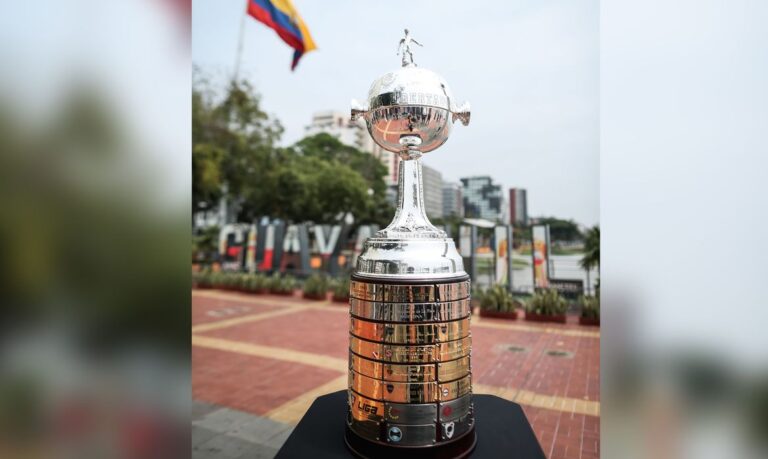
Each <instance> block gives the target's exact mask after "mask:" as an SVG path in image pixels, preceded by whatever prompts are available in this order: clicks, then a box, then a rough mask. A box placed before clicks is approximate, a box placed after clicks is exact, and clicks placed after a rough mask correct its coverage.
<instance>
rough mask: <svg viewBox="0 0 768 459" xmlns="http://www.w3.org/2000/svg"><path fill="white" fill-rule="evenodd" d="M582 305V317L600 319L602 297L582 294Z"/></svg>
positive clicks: (580, 301)
mask: <svg viewBox="0 0 768 459" xmlns="http://www.w3.org/2000/svg"><path fill="white" fill-rule="evenodd" d="M579 304H580V305H581V317H584V318H587V319H598V320H599V319H600V297H599V296H582V297H581V298H579Z"/></svg>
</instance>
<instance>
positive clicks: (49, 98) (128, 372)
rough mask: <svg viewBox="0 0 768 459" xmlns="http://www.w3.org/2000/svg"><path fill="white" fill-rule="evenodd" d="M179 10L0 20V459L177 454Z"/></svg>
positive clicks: (185, 206) (87, 8) (73, 11)
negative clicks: (0, 315)
mask: <svg viewBox="0 0 768 459" xmlns="http://www.w3.org/2000/svg"><path fill="white" fill-rule="evenodd" d="M190 12H191V8H190V4H189V2H188V1H187V2H185V1H175V0H139V1H136V2H97V1H89V0H74V1H64V2H51V1H42V2H38V3H36V4H35V5H32V4H24V3H18V2H17V3H6V4H4V5H3V6H2V14H0V67H2V71H0V189H2V193H0V285H1V286H2V287H0V304H1V305H2V317H0V339H2V346H0V457H10V458H14V457H70V458H75V457H80V458H97V457H116V458H117V457H122V458H150V457H152V458H170V457H189V456H188V454H189V434H188V419H189V398H190V382H189V323H190V320H189V301H190V295H189V285H190V281H189V274H188V273H189V244H190V243H191V240H190V236H189V221H190V220H189V219H190V217H189V202H190V194H189V190H190V184H191V179H190V176H191V174H190V161H189V151H190V148H191V135H190V134H191V128H190V122H189V120H190V112H191V102H190V96H189V95H190V91H191V82H190V67H191V65H190V43H189V30H190V26H189V23H190Z"/></svg>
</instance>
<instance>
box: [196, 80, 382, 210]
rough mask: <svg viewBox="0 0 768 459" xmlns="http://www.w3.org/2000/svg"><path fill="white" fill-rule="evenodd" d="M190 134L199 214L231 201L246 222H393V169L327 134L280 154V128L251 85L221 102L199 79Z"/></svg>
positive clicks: (236, 88) (237, 85) (233, 86)
mask: <svg viewBox="0 0 768 459" xmlns="http://www.w3.org/2000/svg"><path fill="white" fill-rule="evenodd" d="M192 127H193V148H192V174H193V183H192V196H193V204H192V205H193V210H199V209H205V208H210V207H212V206H214V205H216V203H217V201H218V199H219V198H220V197H221V196H223V195H225V194H226V196H227V198H229V199H230V201H232V202H235V203H237V205H238V206H237V207H238V209H239V214H238V216H237V218H238V220H240V221H252V220H254V219H256V218H258V217H260V216H263V215H268V216H270V217H275V218H282V219H285V220H288V221H307V220H311V221H317V222H331V221H333V220H334V219H335V218H336V217H337V216H339V215H343V214H344V213H346V212H351V213H352V214H353V215H354V217H355V218H356V221H357V222H358V223H378V224H384V223H386V222H387V221H388V220H389V218H391V216H392V213H393V212H392V209H391V206H390V205H389V203H388V202H387V201H386V184H385V183H384V176H385V175H386V173H387V170H386V168H385V167H384V166H383V165H382V164H381V162H380V161H379V160H378V159H377V158H375V157H373V156H372V155H370V154H366V153H364V152H362V151H359V150H357V149H356V148H354V147H350V146H347V145H344V144H342V143H341V142H339V141H338V140H337V139H336V138H334V137H332V136H330V135H328V134H319V135H316V136H312V137H307V138H305V139H302V140H301V141H299V142H297V143H296V144H295V145H293V146H291V147H289V148H280V147H278V146H277V142H278V141H279V139H280V135H281V134H282V131H283V130H282V127H281V126H280V123H279V122H278V121H277V120H274V119H272V118H270V117H269V116H268V115H267V114H266V113H265V112H264V111H263V110H262V109H261V107H260V98H259V96H258V94H257V93H256V92H255V91H254V89H253V88H252V87H251V86H250V85H249V84H248V83H247V82H245V81H241V82H232V83H230V84H229V85H228V86H227V87H226V90H225V91H224V94H223V95H221V96H218V97H217V95H216V92H215V91H213V90H212V89H211V85H210V83H209V82H208V81H207V80H206V79H205V78H202V77H199V75H198V78H197V80H196V82H195V86H194V89H193V93H192Z"/></svg>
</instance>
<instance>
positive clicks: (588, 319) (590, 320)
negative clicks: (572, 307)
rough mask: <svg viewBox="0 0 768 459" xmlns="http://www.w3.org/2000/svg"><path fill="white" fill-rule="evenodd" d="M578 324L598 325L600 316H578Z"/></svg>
mask: <svg viewBox="0 0 768 459" xmlns="http://www.w3.org/2000/svg"><path fill="white" fill-rule="evenodd" d="M579 325H596V326H598V327H599V326H600V318H594V317H579Z"/></svg>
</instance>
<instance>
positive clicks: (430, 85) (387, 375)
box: [345, 30, 476, 458]
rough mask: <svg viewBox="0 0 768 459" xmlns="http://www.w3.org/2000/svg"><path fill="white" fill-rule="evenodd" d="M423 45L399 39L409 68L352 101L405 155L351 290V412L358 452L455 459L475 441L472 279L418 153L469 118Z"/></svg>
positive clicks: (350, 442)
mask: <svg viewBox="0 0 768 459" xmlns="http://www.w3.org/2000/svg"><path fill="white" fill-rule="evenodd" d="M413 44H417V45H419V46H421V44H420V43H418V42H416V41H415V40H414V39H413V38H411V36H410V34H409V33H408V30H406V31H405V38H403V39H402V40H400V49H399V53H400V54H402V67H401V68H399V69H397V70H395V71H393V72H390V73H387V74H385V75H384V76H382V77H381V78H379V79H377V80H375V81H374V82H373V84H372V85H371V88H370V90H369V93H368V100H367V105H361V104H358V103H356V102H355V101H353V102H352V105H353V106H352V120H353V121H354V120H356V119H358V118H360V117H361V118H363V119H364V120H365V122H366V125H367V127H368V132H369V133H370V134H371V136H372V137H373V139H374V140H375V141H376V143H377V144H379V145H380V146H381V147H382V148H384V149H386V150H389V151H392V152H396V153H397V154H399V156H400V158H401V161H400V166H399V167H400V169H399V172H400V174H399V184H398V186H399V193H398V205H397V211H396V213H395V217H394V219H393V220H392V223H390V224H389V226H387V227H386V228H385V229H383V230H381V231H379V232H378V233H377V234H376V235H375V236H374V237H372V238H369V239H368V240H367V241H366V242H365V244H364V246H363V250H362V253H361V255H360V256H359V257H358V259H357V263H356V266H355V270H354V272H353V274H352V283H351V287H350V300H349V301H350V316H351V317H350V338H349V391H348V392H349V412H348V415H347V429H346V435H345V440H346V443H347V446H348V447H349V448H350V449H351V450H352V452H353V453H355V454H356V455H358V456H360V457H367V458H379V457H398V458H401V457H419V458H431V457H440V458H459V457H465V456H467V455H468V454H469V453H470V452H471V451H472V449H473V448H474V446H475V442H476V435H475V423H474V415H473V406H472V399H471V396H472V382H471V372H470V370H471V366H470V347H471V337H470V332H469V321H470V315H471V309H470V305H469V302H470V299H469V296H470V291H469V287H470V286H469V276H468V275H467V273H466V272H464V266H463V263H462V259H461V256H460V255H459V253H458V252H457V251H456V246H455V245H454V243H453V240H452V239H450V238H448V237H447V236H446V233H445V232H444V231H442V230H439V229H437V228H435V227H434V226H433V225H432V224H431V223H430V222H429V219H428V218H427V215H426V213H425V209H424V196H423V191H422V178H421V159H420V158H421V155H422V154H425V153H427V152H430V151H432V150H434V149H436V148H437V147H439V146H441V145H442V144H443V143H445V141H446V140H448V135H449V134H450V132H451V127H452V123H453V122H455V121H456V120H460V121H461V122H462V123H463V124H464V125H467V124H469V118H470V112H469V105H468V104H463V105H457V104H456V102H455V101H454V99H453V96H452V94H451V90H450V89H449V87H448V83H446V81H445V80H444V79H443V78H442V77H440V76H439V75H437V74H436V73H434V72H431V71H429V70H426V69H423V68H419V67H417V66H416V64H414V62H413V55H412V53H411V46H412V45H413Z"/></svg>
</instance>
